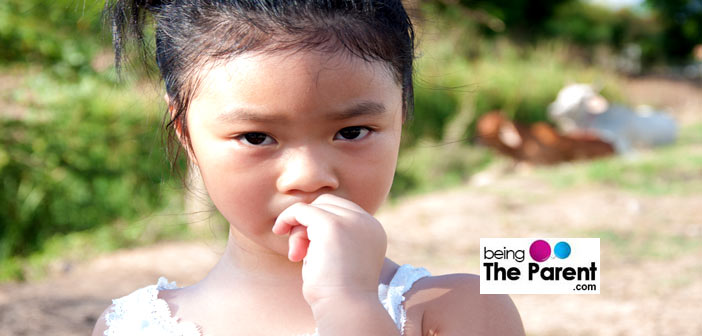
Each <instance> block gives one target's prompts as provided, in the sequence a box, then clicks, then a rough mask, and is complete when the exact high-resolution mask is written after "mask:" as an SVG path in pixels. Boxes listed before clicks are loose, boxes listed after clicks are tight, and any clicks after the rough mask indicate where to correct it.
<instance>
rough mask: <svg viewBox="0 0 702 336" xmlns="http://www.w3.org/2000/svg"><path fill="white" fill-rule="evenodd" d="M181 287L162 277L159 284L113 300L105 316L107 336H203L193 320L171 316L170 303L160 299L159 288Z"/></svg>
mask: <svg viewBox="0 0 702 336" xmlns="http://www.w3.org/2000/svg"><path fill="white" fill-rule="evenodd" d="M175 288H178V287H177V286H176V283H175V282H170V283H169V282H168V280H166V278H164V277H161V278H159V279H158V283H157V284H156V285H151V286H147V287H144V288H142V289H138V290H136V291H135V292H133V293H131V294H129V295H127V296H125V297H122V298H119V299H115V300H112V309H111V310H110V311H109V312H108V313H107V314H106V315H105V323H106V325H107V330H106V331H105V336H119V335H135V336H140V335H144V336H145V335H155V336H166V335H168V336H171V335H178V336H200V330H199V329H198V327H197V326H196V325H195V324H194V323H191V322H181V321H179V320H178V319H176V318H174V317H172V316H171V310H170V308H169V307H168V303H167V302H166V301H165V300H163V299H159V298H158V292H159V290H165V289H175Z"/></svg>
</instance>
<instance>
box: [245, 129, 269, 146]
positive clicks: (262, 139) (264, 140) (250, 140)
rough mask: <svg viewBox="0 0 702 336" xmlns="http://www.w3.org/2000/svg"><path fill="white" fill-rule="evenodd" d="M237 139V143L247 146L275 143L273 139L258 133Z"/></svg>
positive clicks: (247, 134)
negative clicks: (243, 143) (240, 142)
mask: <svg viewBox="0 0 702 336" xmlns="http://www.w3.org/2000/svg"><path fill="white" fill-rule="evenodd" d="M237 139H239V141H242V142H245V143H247V144H248V145H253V146H263V145H270V144H272V143H275V140H273V138H272V137H270V136H269V135H267V134H265V133H258V132H253V133H246V134H242V135H239V136H238V137H237Z"/></svg>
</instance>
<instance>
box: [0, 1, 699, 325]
mask: <svg viewBox="0 0 702 336" xmlns="http://www.w3.org/2000/svg"><path fill="white" fill-rule="evenodd" d="M407 5H408V7H410V8H412V9H413V11H414V16H415V21H416V25H417V27H416V29H417V33H418V38H419V44H418V56H419V57H418V60H417V69H416V78H415V95H416V109H415V113H414V119H413V120H412V121H411V122H410V123H409V124H407V125H406V127H405V131H404V135H403V137H404V142H403V145H402V150H401V154H400V161H399V163H398V171H397V174H396V178H395V183H394V185H393V189H392V191H391V197H390V200H389V202H388V204H387V205H386V206H384V207H383V208H382V209H381V211H380V212H379V213H378V214H377V216H378V218H379V219H381V222H382V223H383V224H384V225H385V227H386V230H387V231H388V235H389V250H388V254H389V256H390V257H391V258H393V259H395V260H396V261H397V262H399V263H412V264H415V265H419V266H425V267H427V268H428V269H429V270H430V271H432V273H435V274H440V273H447V272H469V273H478V272H479V268H478V257H479V255H478V251H479V238H481V237H535V238H536V237H596V238H600V240H601V263H602V280H601V287H602V288H601V294H600V295H514V296H513V299H514V301H515V303H516V304H517V306H518V308H519V309H520V311H521V312H522V318H523V320H524V324H525V327H526V330H527V334H528V335H669V334H670V335H673V334H674V335H699V334H702V321H701V320H700V319H699V316H702V315H700V314H702V310H701V309H700V308H699V302H700V300H702V214H701V213H700V207H702V193H701V192H700V190H702V1H701V0H673V1H665V0H609V1H608V0H599V1H594V0H593V1H586V0H539V1H534V0H532V1H528V0H515V1H480V0H431V1H430V0H426V1H419V0H414V1H408V2H407ZM101 10H102V4H101V3H99V2H89V1H79V0H55V1H50V2H46V1H37V0H2V1H0V325H2V328H0V329H1V330H0V335H32V334H38V333H46V331H47V330H51V332H50V333H51V334H54V335H74V334H86V333H88V332H90V330H91V328H92V326H93V324H94V322H95V319H96V318H97V316H98V315H99V314H100V313H101V312H102V310H103V309H104V308H105V307H107V306H108V305H109V303H110V299H111V298H116V297H119V296H122V295H125V294H127V293H129V292H131V291H132V290H134V289H136V288H139V287H142V286H145V285H148V284H153V283H155V282H156V280H157V278H158V276H160V275H167V276H168V277H169V278H170V279H171V280H177V281H178V283H179V284H180V285H187V284H190V283H193V282H195V281H197V280H198V279H200V278H201V277H202V276H203V275H204V274H205V273H206V272H207V270H208V269H209V267H211V266H212V265H213V264H214V263H215V262H216V260H217V255H218V253H219V252H220V251H221V250H222V246H223V243H224V240H225V239H226V235H227V234H226V230H227V224H226V223H225V222H224V221H223V220H222V218H221V217H220V216H219V214H217V212H216V210H215V209H213V207H212V206H211V205H210V204H209V202H208V200H207V195H206V193H205V192H204V191H203V189H202V187H201V185H199V183H197V174H196V173H192V172H191V173H190V174H189V175H188V174H186V173H185V171H187V170H186V163H185V162H183V161H182V160H180V161H178V162H176V164H175V167H171V166H170V164H169V163H168V158H167V153H166V150H165V148H166V147H165V145H164V136H163V135H162V129H163V125H164V123H163V117H164V112H165V104H164V103H163V100H162V98H161V97H162V96H163V92H164V90H163V89H162V87H161V85H162V84H161V83H158V81H157V80H155V79H154V77H153V76H150V75H148V74H147V73H146V72H145V70H144V69H142V68H141V67H138V66H127V67H125V68H126V71H125V74H124V75H125V76H124V79H123V80H121V81H120V80H117V78H116V75H115V70H114V64H113V53H112V49H111V35H110V33H109V31H108V30H107V29H105V28H104V27H105V26H104V25H103V22H102V18H101ZM570 83H587V84H590V85H592V87H593V88H594V89H595V91H596V92H597V93H598V95H599V96H601V97H603V98H604V99H606V101H607V102H609V103H610V106H614V104H618V106H623V107H626V108H630V109H631V111H632V112H631V114H630V115H631V116H632V117H631V118H633V119H632V120H634V119H637V118H639V119H641V118H645V117H646V116H648V115H651V114H665V115H667V116H670V117H672V119H673V120H674V121H675V124H676V127H677V128H676V136H675V140H674V141H673V142H671V143H668V144H666V145H663V146H651V147H647V148H636V149H632V150H630V151H626V152H622V151H618V150H616V148H613V146H612V145H611V143H610V139H609V138H606V137H603V136H602V134H598V133H597V132H595V131H593V130H592V129H581V130H578V132H569V131H568V130H567V129H565V128H563V127H562V125H560V124H559V123H558V120H555V119H554V118H553V115H550V114H549V105H550V104H551V103H552V102H554V101H555V100H556V98H557V96H558V93H559V91H560V90H561V89H563V88H564V87H565V86H566V85H569V84H570ZM640 105H646V107H645V108H643V109H644V110H645V111H646V112H645V113H643V112H640V111H641V109H642V108H640V107H638V106H640ZM490 114H492V115H499V116H500V117H499V118H500V122H499V123H498V124H499V125H498V126H497V128H495V132H496V133H495V132H493V133H490V132H488V131H486V132H483V133H481V131H480V130H481V129H485V130H487V129H489V128H490V125H492V124H490V122H488V121H485V124H481V120H482V118H484V116H486V115H490ZM485 120H487V119H485ZM627 120H628V119H627ZM637 120H638V119H637ZM480 125H486V126H485V128H481V126H480ZM496 125H497V124H496ZM535 125H538V127H536V126H535ZM543 132H546V133H543ZM544 134H546V135H544ZM544 137H547V138H549V139H555V140H553V141H555V142H553V143H546V142H544V140H543V139H544ZM510 139H511V140H510ZM515 139H516V140H515ZM593 143H595V145H593ZM603 143H604V144H603ZM531 144H534V145H533V146H532V145H531ZM554 144H555V145H554ZM530 146H531V147H530ZM593 146H595V147H596V148H604V151H602V152H601V153H602V154H603V155H597V157H594V155H593V156H592V157H591V156H590V155H581V154H578V153H584V152H587V151H588V150H589V149H588V148H595V147H593ZM597 146H599V147H597ZM603 146H604V147H603ZM532 147H533V148H536V149H534V150H531V149H530V148H532ZM178 171H182V172H183V174H179V173H178ZM183 179H188V180H189V181H194V182H192V183H190V187H189V188H185V187H184V186H183V182H182V180H183Z"/></svg>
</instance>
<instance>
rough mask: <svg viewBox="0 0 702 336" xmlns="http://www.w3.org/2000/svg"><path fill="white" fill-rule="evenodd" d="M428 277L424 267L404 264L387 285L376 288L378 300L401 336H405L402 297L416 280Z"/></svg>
mask: <svg viewBox="0 0 702 336" xmlns="http://www.w3.org/2000/svg"><path fill="white" fill-rule="evenodd" d="M430 275H431V273H429V271H427V270H426V269H425V268H424V267H418V268H415V267H412V266H411V265H408V264H405V265H402V266H400V267H399V268H398V269H397V271H396V272H395V276H393V278H392V280H390V284H389V285H385V284H380V285H379V286H378V298H379V299H380V302H381V303H382V304H383V307H385V310H387V311H388V314H390V317H391V318H392V320H393V321H394V322H395V325H396V326H397V329H398V330H400V333H401V334H402V335H404V334H405V321H406V320H407V314H406V312H405V307H404V306H403V305H402V303H403V302H404V301H405V296H404V295H405V293H406V292H407V291H409V290H410V288H412V285H413V284H414V283H415V282H416V281H417V280H419V279H421V278H424V277H428V276H430Z"/></svg>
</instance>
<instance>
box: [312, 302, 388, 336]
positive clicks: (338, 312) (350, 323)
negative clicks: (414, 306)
mask: <svg viewBox="0 0 702 336" xmlns="http://www.w3.org/2000/svg"><path fill="white" fill-rule="evenodd" d="M312 311H313V313H314V319H315V321H316V322H317V330H318V332H319V335H338V336H345V335H348V336H357V335H364V336H371V335H373V336H375V335H378V336H380V335H382V336H399V335H400V332H399V331H398V330H397V327H396V326H395V323H394V322H393V321H392V319H391V318H390V315H388V313H387V311H385V308H383V306H382V305H381V304H380V301H379V300H378V293H377V292H375V293H368V294H367V295H350V296H347V297H339V298H334V299H328V300H322V301H319V302H317V303H316V304H315V305H314V306H313V307H312Z"/></svg>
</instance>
